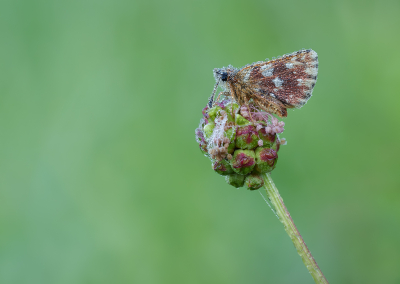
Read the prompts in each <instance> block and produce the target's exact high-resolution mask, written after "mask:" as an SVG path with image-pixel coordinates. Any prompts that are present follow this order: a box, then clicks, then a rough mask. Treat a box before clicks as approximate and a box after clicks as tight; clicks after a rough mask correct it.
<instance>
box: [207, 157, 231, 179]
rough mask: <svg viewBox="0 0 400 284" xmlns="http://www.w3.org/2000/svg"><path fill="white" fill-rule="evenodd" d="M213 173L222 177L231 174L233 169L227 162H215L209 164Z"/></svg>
mask: <svg viewBox="0 0 400 284" xmlns="http://www.w3.org/2000/svg"><path fill="white" fill-rule="evenodd" d="M211 167H212V169H213V170H214V171H216V172H217V173H218V174H220V175H222V176H226V175H230V174H233V173H234V172H233V169H232V167H231V165H230V164H229V162H228V161H227V160H225V159H224V160H221V161H215V162H214V163H212V164H211Z"/></svg>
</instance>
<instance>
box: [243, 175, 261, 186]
mask: <svg viewBox="0 0 400 284" xmlns="http://www.w3.org/2000/svg"><path fill="white" fill-rule="evenodd" d="M244 183H245V185H246V186H247V188H248V189H250V190H256V189H259V188H260V187H262V186H263V185H264V181H263V179H262V178H261V177H260V176H259V175H255V174H251V175H248V176H246V178H245V180H244Z"/></svg>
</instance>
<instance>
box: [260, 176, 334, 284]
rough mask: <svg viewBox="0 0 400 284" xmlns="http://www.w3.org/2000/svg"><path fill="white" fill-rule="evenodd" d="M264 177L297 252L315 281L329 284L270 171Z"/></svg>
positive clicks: (266, 188)
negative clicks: (291, 215)
mask: <svg viewBox="0 0 400 284" xmlns="http://www.w3.org/2000/svg"><path fill="white" fill-rule="evenodd" d="M263 179H264V186H265V190H266V191H267V195H268V198H269V200H270V201H271V203H272V206H273V207H274V208H275V213H276V214H277V216H278V218H279V220H280V221H281V222H282V224H283V226H284V227H285V231H286V233H287V234H288V235H289V237H290V238H291V239H292V242H293V244H294V246H295V247H296V250H297V253H298V254H299V255H300V257H301V259H302V260H303V263H304V265H305V266H306V267H307V269H308V271H309V272H310V274H311V276H312V277H313V278H314V281H315V283H317V284H319V283H327V284H328V280H326V278H325V276H324V274H323V273H322V271H321V269H319V267H318V264H317V262H316V261H315V259H314V257H313V256H312V255H311V252H310V251H309V249H308V247H307V245H306V243H305V242H304V240H303V238H302V237H301V235H300V233H299V231H298V230H297V228H296V225H295V224H294V222H293V219H292V217H290V214H289V211H288V210H287V208H286V206H285V204H284V203H283V199H282V197H281V196H280V194H279V191H278V189H277V188H276V186H275V184H274V182H273V181H272V178H271V175H270V174H269V173H268V174H264V175H263Z"/></svg>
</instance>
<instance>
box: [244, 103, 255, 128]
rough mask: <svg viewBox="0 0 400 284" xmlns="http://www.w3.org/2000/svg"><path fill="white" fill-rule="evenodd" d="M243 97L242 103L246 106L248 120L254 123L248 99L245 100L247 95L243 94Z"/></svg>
mask: <svg viewBox="0 0 400 284" xmlns="http://www.w3.org/2000/svg"><path fill="white" fill-rule="evenodd" d="M243 99H244V105H245V106H246V107H247V110H248V111H249V116H250V120H251V122H253V124H255V122H254V120H253V117H252V116H251V109H250V106H249V101H248V100H247V96H243Z"/></svg>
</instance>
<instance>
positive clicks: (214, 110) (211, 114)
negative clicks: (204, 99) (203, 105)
mask: <svg viewBox="0 0 400 284" xmlns="http://www.w3.org/2000/svg"><path fill="white" fill-rule="evenodd" d="M221 110H222V108H221V107H220V106H215V107H212V108H210V109H209V110H208V111H207V113H208V115H209V117H210V119H209V121H212V122H213V121H214V120H215V118H216V117H217V115H218V114H219V112H220V111H221Z"/></svg>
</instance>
